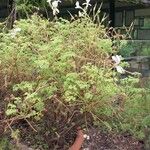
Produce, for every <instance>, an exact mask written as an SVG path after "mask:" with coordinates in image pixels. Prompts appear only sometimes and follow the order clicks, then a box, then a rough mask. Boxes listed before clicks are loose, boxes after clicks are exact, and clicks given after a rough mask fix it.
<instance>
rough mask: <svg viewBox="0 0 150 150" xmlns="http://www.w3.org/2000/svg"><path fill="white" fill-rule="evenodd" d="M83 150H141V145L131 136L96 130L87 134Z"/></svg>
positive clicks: (91, 130) (93, 129)
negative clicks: (87, 137)
mask: <svg viewBox="0 0 150 150" xmlns="http://www.w3.org/2000/svg"><path fill="white" fill-rule="evenodd" d="M87 135H89V137H90V138H89V140H87V139H86V140H85V142H84V144H83V150H143V144H142V143H140V142H139V141H138V140H136V139H134V138H133V137H131V136H124V135H117V134H113V133H104V132H102V131H100V130H99V129H97V128H92V129H90V130H89V131H88V132H87Z"/></svg>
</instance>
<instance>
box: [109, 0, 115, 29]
mask: <svg viewBox="0 0 150 150" xmlns="http://www.w3.org/2000/svg"><path fill="white" fill-rule="evenodd" d="M109 20H110V27H115V0H109Z"/></svg>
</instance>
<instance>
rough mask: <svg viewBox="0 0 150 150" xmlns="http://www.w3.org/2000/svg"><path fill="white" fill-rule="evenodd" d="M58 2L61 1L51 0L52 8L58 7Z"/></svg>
mask: <svg viewBox="0 0 150 150" xmlns="http://www.w3.org/2000/svg"><path fill="white" fill-rule="evenodd" d="M58 3H61V1H60V0H56V1H53V2H52V7H53V8H58Z"/></svg>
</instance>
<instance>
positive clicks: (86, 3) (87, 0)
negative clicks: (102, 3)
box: [82, 0, 91, 7]
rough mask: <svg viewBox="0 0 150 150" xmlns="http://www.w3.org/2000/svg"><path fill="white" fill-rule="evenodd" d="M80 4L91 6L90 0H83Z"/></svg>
mask: <svg viewBox="0 0 150 150" xmlns="http://www.w3.org/2000/svg"><path fill="white" fill-rule="evenodd" d="M82 5H86V7H88V6H91V4H90V0H86V2H85V3H83V4H82Z"/></svg>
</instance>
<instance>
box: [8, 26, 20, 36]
mask: <svg viewBox="0 0 150 150" xmlns="http://www.w3.org/2000/svg"><path fill="white" fill-rule="evenodd" d="M20 31H21V28H15V29H13V30H11V32H10V35H11V37H12V38H14V37H15V36H16V34H17V33H18V32H20Z"/></svg>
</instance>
